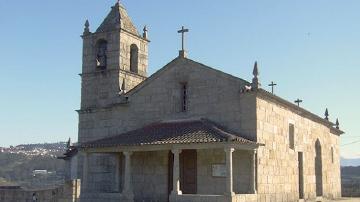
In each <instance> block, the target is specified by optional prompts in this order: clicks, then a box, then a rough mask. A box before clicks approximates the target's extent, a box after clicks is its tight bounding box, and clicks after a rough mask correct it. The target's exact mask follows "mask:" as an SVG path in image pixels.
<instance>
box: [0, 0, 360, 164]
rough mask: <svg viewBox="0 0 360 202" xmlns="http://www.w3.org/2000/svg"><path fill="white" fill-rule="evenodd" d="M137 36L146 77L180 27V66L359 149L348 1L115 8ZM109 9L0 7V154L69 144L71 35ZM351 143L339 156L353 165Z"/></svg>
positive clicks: (231, 0) (172, 48) (73, 96)
mask: <svg viewBox="0 0 360 202" xmlns="http://www.w3.org/2000/svg"><path fill="white" fill-rule="evenodd" d="M122 2H123V4H124V5H125V7H126V8H127V10H128V13H129V15H130V16H131V17H132V19H133V21H134V23H135V25H136V26H138V28H139V30H140V29H141V28H142V26H143V25H145V24H146V25H148V27H149V37H150V39H151V41H152V42H151V44H150V56H149V57H150V64H149V72H150V73H153V72H155V71H156V70H158V69H159V68H161V67H162V66H163V65H164V64H166V63H167V62H169V61H170V60H172V59H173V58H174V57H176V56H177V51H178V49H179V48H180V36H179V35H178V34H177V33H176V31H177V30H178V29H179V28H180V27H181V25H185V26H186V27H188V28H189V29H190V33H189V34H188V36H187V44H186V46H187V49H188V51H189V57H190V58H191V59H194V60H196V61H200V62H201V63H204V64H207V65H209V66H212V67H215V68H217V69H220V70H222V71H225V72H228V73H231V74H233V75H235V76H238V77H241V78H244V79H247V80H250V79H251V77H252V75H251V72H252V66H253V63H254V61H255V60H257V61H258V62H259V67H260V73H261V75H260V76H261V77H260V79H261V82H262V84H263V87H264V88H265V89H269V88H268V87H267V84H268V83H270V82H271V81H275V82H276V83H277V84H278V86H277V87H276V89H275V92H276V94H277V95H280V96H281V97H284V98H285V99H287V100H290V101H293V100H295V99H296V98H301V99H303V100H304V103H303V104H302V106H303V107H304V108H306V109H308V110H310V111H312V112H314V113H315V114H318V115H321V116H322V115H323V114H324V111H325V108H326V107H328V108H329V112H330V119H331V120H333V121H334V120H335V119H336V118H337V117H338V118H339V120H340V123H341V128H342V129H343V130H345V131H346V133H347V134H346V135H344V136H343V137H342V138H341V142H342V143H341V145H344V144H346V143H351V142H355V141H360V133H359V131H360V124H359V120H360V119H359V115H360V109H359V107H358V104H359V101H360V93H359V90H358V89H359V87H360V85H359V83H358V80H359V79H358V76H359V75H360V68H359V67H360V57H359V53H360V51H359V47H360V46H359V45H360V27H359V25H358V19H360V12H358V10H359V8H360V2H359V1H358V0H347V1H335V0H330V1H329V0H317V1H313V0H303V1H288V0H279V1H266V0H241V1H239V0H228V1H226V2H225V3H224V2H223V1H208V0H207V1H205V0H196V1H194V0H182V1H169V0H154V1H140V0H132V1H130V0H123V1H122ZM114 3H115V1H104V0H103V1H88V0H87V1H85V0H62V1H48V0H37V1H0V31H1V32H0V44H1V46H0V56H1V57H0V58H1V65H0V68H1V74H0V92H1V94H0V96H1V99H0V111H1V116H0V122H1V124H0V135H1V142H0V146H9V145H16V144H20V143H36V142H55V141H60V140H66V139H67V138H68V137H71V138H72V139H74V140H76V139H77V113H76V112H75V110H76V109H78V108H79V104H80V77H79V76H78V74H79V73H80V71H81V50H82V49H81V48H82V40H81V38H80V35H81V33H82V31H83V25H84V22H85V20H86V19H89V21H90V26H91V29H92V30H95V29H96V28H97V26H98V25H99V24H100V23H101V21H102V20H103V19H104V17H105V16H106V15H107V13H108V12H109V11H110V7H111V6H112V5H113V4H114ZM359 148H360V142H359V143H356V144H351V145H347V146H342V147H341V149H342V154H343V155H344V156H347V157H360V149H359Z"/></svg>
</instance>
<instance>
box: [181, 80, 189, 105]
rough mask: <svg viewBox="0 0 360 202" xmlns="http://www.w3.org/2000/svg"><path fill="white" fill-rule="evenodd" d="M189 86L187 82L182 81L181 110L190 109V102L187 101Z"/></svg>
mask: <svg viewBox="0 0 360 202" xmlns="http://www.w3.org/2000/svg"><path fill="white" fill-rule="evenodd" d="M187 91H188V86H187V83H182V84H181V104H182V105H181V110H182V111H183V112H186V111H187V109H188V103H187V99H188V92H187Z"/></svg>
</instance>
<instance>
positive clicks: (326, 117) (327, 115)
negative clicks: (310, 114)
mask: <svg viewBox="0 0 360 202" xmlns="http://www.w3.org/2000/svg"><path fill="white" fill-rule="evenodd" d="M325 119H326V120H329V110H328V108H326V110H325Z"/></svg>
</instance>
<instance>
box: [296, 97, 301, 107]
mask: <svg viewBox="0 0 360 202" xmlns="http://www.w3.org/2000/svg"><path fill="white" fill-rule="evenodd" d="M294 102H295V103H296V104H297V106H298V107H300V103H302V102H303V101H302V100H300V99H299V98H298V99H297V100H295V101H294Z"/></svg>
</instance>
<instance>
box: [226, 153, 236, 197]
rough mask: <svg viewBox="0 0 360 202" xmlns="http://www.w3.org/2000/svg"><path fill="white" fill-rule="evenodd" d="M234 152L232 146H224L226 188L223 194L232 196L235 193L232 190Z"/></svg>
mask: <svg viewBox="0 0 360 202" xmlns="http://www.w3.org/2000/svg"><path fill="white" fill-rule="evenodd" d="M233 152H234V148H225V154H226V186H225V187H226V190H225V195H227V196H234V195H235V193H234V191H233V184H234V183H233V159H232V154H233Z"/></svg>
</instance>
